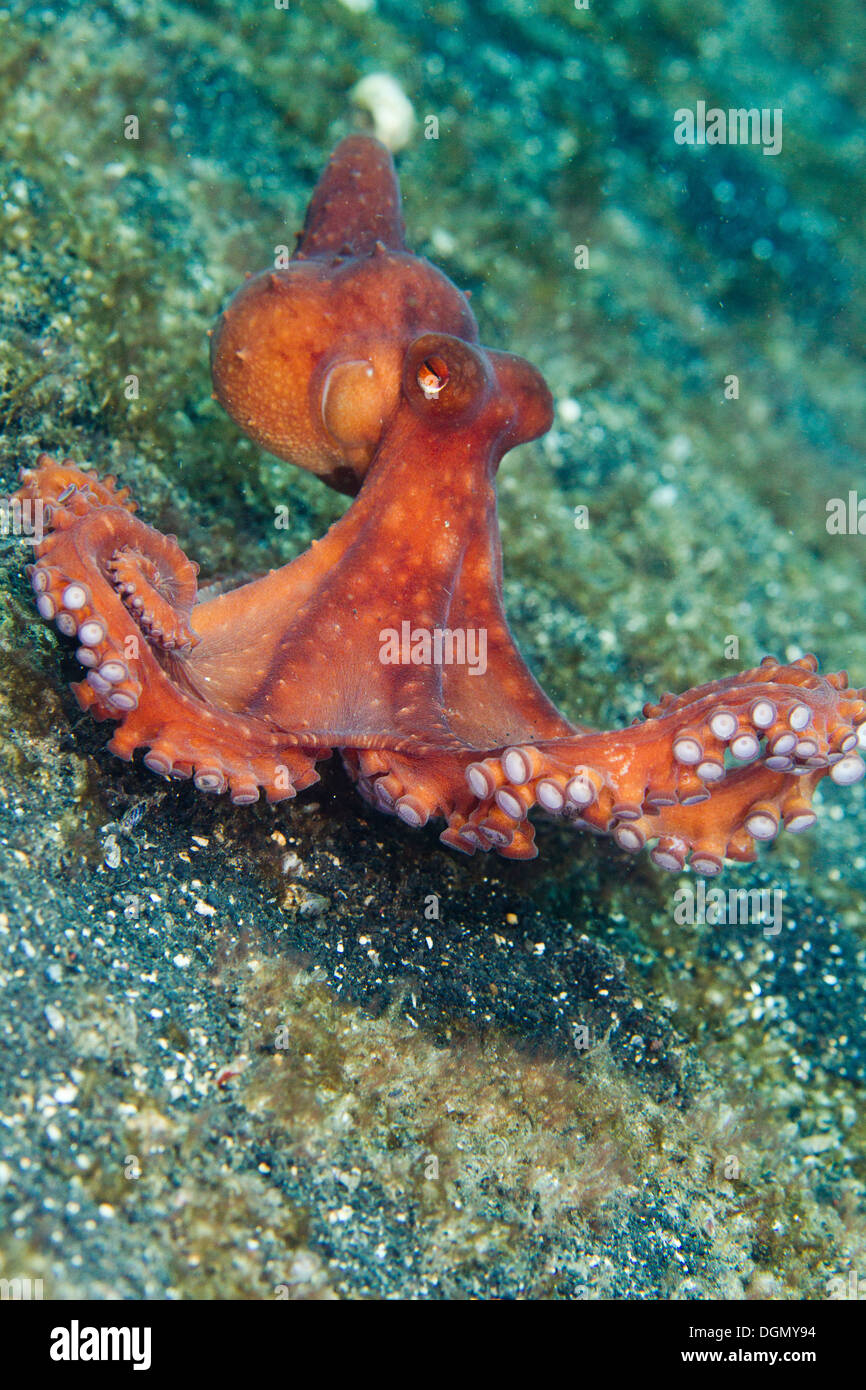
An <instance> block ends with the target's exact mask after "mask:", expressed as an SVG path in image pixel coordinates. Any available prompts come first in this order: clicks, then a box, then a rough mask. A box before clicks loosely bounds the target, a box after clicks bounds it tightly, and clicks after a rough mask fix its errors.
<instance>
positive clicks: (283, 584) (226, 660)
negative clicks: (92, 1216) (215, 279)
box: [16, 135, 866, 875]
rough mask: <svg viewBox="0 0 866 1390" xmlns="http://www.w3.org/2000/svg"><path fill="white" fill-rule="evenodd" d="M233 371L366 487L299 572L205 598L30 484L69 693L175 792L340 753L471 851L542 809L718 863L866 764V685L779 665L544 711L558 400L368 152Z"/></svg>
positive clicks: (361, 777) (113, 509)
mask: <svg viewBox="0 0 866 1390" xmlns="http://www.w3.org/2000/svg"><path fill="white" fill-rule="evenodd" d="M211 369H212V375H213V382H214V393H215V396H216V399H217V400H218V401H219V402H220V403H221V404H222V406H223V407H224V408H225V409H226V411H227V412H228V414H229V415H230V416H231V417H232V418H233V419H234V420H235V422H236V423H237V424H238V425H239V426H240V427H241V429H242V430H244V431H245V432H246V433H247V434H248V435H249V436H250V437H251V438H252V439H253V440H254V441H256V442H257V443H258V444H259V445H260V446H261V447H262V448H263V449H265V450H267V451H269V452H270V453H272V454H275V455H277V456H278V457H279V458H281V459H286V460H289V461H291V462H292V463H293V464H295V465H297V466H299V467H301V468H305V469H307V470H308V471H310V472H312V473H314V474H316V475H317V476H318V477H319V478H321V480H322V481H323V482H324V483H326V484H327V485H329V486H330V487H332V488H334V489H336V490H338V491H340V492H342V493H344V494H347V495H348V496H350V497H352V498H353V499H354V500H353V501H352V502H351V504H350V505H349V506H348V508H347V510H346V511H345V513H344V514H343V515H342V517H341V518H340V519H339V520H338V521H337V522H336V523H335V524H334V525H333V526H332V527H331V528H330V530H329V531H328V532H327V534H326V535H325V536H324V537H323V538H322V539H321V540H319V541H316V542H314V543H313V544H312V546H311V547H310V548H309V549H308V550H307V551H306V552H304V553H303V554H301V555H300V556H298V557H297V558H296V559H294V560H293V561H292V562H291V563H290V564H287V565H285V566H284V567H283V568H281V569H277V570H273V571H271V572H270V573H267V574H264V575H262V576H261V577H258V578H255V579H254V580H253V581H252V582H249V583H244V584H242V585H240V586H239V587H236V588H234V589H228V590H226V591H222V592H212V591H205V592H203V593H201V594H200V593H199V590H198V587H197V572H198V566H197V565H196V564H195V563H193V562H192V561H191V560H189V559H188V558H187V557H186V555H185V554H184V552H183V550H182V549H181V548H180V546H179V544H178V542H177V539H176V537H175V536H172V535H163V534H161V533H160V532H159V531H157V530H154V529H153V528H152V527H150V526H148V525H147V524H146V523H145V522H144V521H142V520H141V519H140V518H139V517H138V516H137V515H136V506H135V503H134V502H133V501H132V500H131V498H130V496H129V493H128V490H127V489H126V488H121V487H118V485H117V483H116V481H115V479H114V478H112V477H106V478H104V479H102V480H101V481H100V479H99V478H98V477H97V476H96V474H95V473H94V472H93V471H92V470H91V469H89V468H86V467H84V468H82V467H80V466H78V465H77V464H75V463H74V462H73V461H72V460H71V459H65V460H62V461H60V460H55V459H54V458H52V457H49V456H48V455H46V454H42V455H40V456H39V458H38V459H37V460H36V461H35V467H32V468H26V469H24V470H22V472H21V475H20V488H19V491H18V493H17V494H16V496H17V498H18V499H19V501H20V502H21V503H22V504H23V503H24V502H28V503H30V504H31V506H32V505H33V504H34V503H37V502H38V503H41V505H42V509H43V516H44V530H43V534H42V536H41V538H39V539H38V541H35V542H34V563H33V564H32V565H31V566H30V567H29V575H30V579H31V582H32V585H33V589H34V591H35V596H36V606H37V609H38V612H39V614H40V615H41V617H42V618H43V619H44V620H46V621H49V622H53V623H54V624H55V626H56V628H57V629H58V631H59V632H60V633H61V634H62V635H63V636H64V637H67V638H70V639H72V641H74V642H75V643H76V646H77V651H76V655H77V658H78V661H79V662H80V663H81V665H82V666H83V667H84V668H85V673H86V674H85V677H84V679H83V680H81V681H80V682H78V683H76V684H75V685H74V686H73V690H74V692H75V695H76V697H77V699H78V702H79V704H80V706H81V707H82V709H84V710H86V711H89V712H90V713H91V714H92V715H93V717H94V718H96V719H98V720H111V721H114V723H115V725H116V727H115V729H114V731H113V736H112V738H111V740H110V743H109V745H108V747H109V749H110V750H111V751H112V752H113V753H115V754H116V755H117V756H118V757H120V758H124V759H127V760H128V759H131V758H132V757H133V755H134V754H135V753H136V751H137V750H141V749H144V750H146V751H145V752H144V755H143V760H144V763H145V765H146V766H147V767H148V768H149V769H150V771H151V772H153V773H155V774H157V775H158V776H160V777H164V778H192V779H193V781H194V783H195V786H196V787H197V788H198V790H199V791H200V792H203V793H223V792H227V793H228V794H229V795H230V797H231V800H232V801H233V802H234V803H235V804H236V805H246V804H248V803H250V802H255V801H256V800H257V799H258V798H259V797H260V795H261V794H262V792H263V793H264V795H265V796H266V797H267V799H268V800H269V801H271V802H278V801H281V800H285V799H287V798H290V797H294V796H295V795H296V794H297V793H298V792H300V791H302V790H303V789H304V788H306V787H309V786H311V785H312V784H313V783H315V782H316V781H318V779H319V773H318V772H317V770H316V764H317V763H318V762H320V761H321V760H322V759H325V758H327V757H329V756H330V755H331V754H333V753H334V752H339V753H340V755H341V757H342V760H343V763H344V764H345V767H346V769H347V770H348V773H349V775H350V776H351V778H352V779H353V780H354V782H355V783H356V784H357V788H358V791H359V792H360V794H361V796H362V797H363V798H364V799H365V800H366V801H367V802H368V803H370V805H371V806H373V807H375V808H376V809H377V810H378V811H381V812H386V813H389V814H391V815H395V816H398V817H399V818H400V819H401V820H402V821H403V822H405V824H406V825H407V826H411V827H421V826H423V825H425V824H426V822H427V821H428V820H430V819H431V818H434V819H440V820H443V821H444V822H445V825H444V828H443V829H442V831H441V839H442V841H444V843H445V844H446V845H448V846H450V847H451V848H452V849H454V850H461V851H463V852H464V853H466V854H473V853H475V852H476V851H479V850H482V851H483V850H495V851H497V852H498V853H499V854H500V855H504V856H505V857H506V858H511V859H528V858H531V857H533V856H534V855H535V854H536V853H537V850H536V847H535V843H534V827H533V823H532V821H531V820H530V813H531V812H532V811H533V810H534V809H535V808H537V809H538V810H539V811H540V812H542V813H545V814H547V815H548V816H553V817H560V818H563V819H565V820H567V821H569V822H570V823H571V824H572V825H574V826H576V827H578V828H585V829H588V830H591V831H594V832H596V833H600V834H607V835H610V836H612V838H613V839H614V841H615V842H616V844H617V845H618V846H619V847H620V849H621V850H623V851H625V852H627V853H629V854H636V853H638V852H640V851H642V850H643V849H644V848H645V847H647V848H648V849H649V853H650V855H651V857H652V859H653V861H654V862H655V864H656V865H658V866H659V867H660V868H662V869H666V870H671V871H680V870H682V869H683V868H684V867H685V866H686V864H687V863H688V864H690V866H691V869H692V870H693V871H694V872H695V873H697V874H701V875H714V874H717V873H719V872H720V870H721V869H722V867H723V864H724V861H725V860H726V859H728V860H733V861H741V862H744V861H745V862H747V861H751V860H753V859H754V858H755V855H756V844H757V842H760V841H769V840H772V839H773V838H774V837H775V836H776V834H777V833H778V832H779V830H780V828H781V827H782V826H784V827H785V828H786V829H787V830H788V831H793V832H800V831H804V830H807V829H808V828H809V827H810V826H811V825H812V824H813V823H814V821H815V819H816V814H815V810H814V809H813V806H812V797H813V793H814V791H815V788H816V787H817V785H818V783H819V782H820V781H821V780H822V778H824V777H825V776H827V775H829V776H830V778H831V779H832V781H833V782H835V783H838V784H840V785H843V786H844V785H847V784H851V783H854V782H857V781H858V780H859V779H860V778H861V777H862V776H863V775H864V771H866V767H864V763H863V760H862V758H861V756H860V754H859V752H858V751H857V749H858V744H859V742H860V740H859V738H858V732H857V731H858V726H860V725H861V724H863V723H864V721H866V690H856V689H852V688H849V685H848V677H847V674H846V673H845V672H841V673H838V674H829V675H821V674H820V673H819V671H818V663H817V660H816V659H815V658H814V657H813V656H804V657H802V658H801V659H799V660H796V661H792V662H790V663H787V664H786V663H783V662H781V661H778V660H776V659H774V658H773V657H765V658H764V660H763V661H762V662H761V664H760V665H759V666H756V667H754V668H752V669H750V670H745V671H741V672H739V673H738V674H735V675H726V676H724V677H723V678H722V679H719V680H715V681H711V682H709V683H708V684H704V685H700V686H697V687H696V688H694V689H691V690H688V691H686V693H685V694H682V695H678V696H675V695H672V694H665V695H663V696H662V698H661V699H660V700H659V701H658V703H655V704H648V705H646V706H645V707H644V709H643V718H642V719H636V720H635V721H634V723H632V724H631V725H630V726H628V727H626V728H621V729H613V730H610V731H601V730H597V729H593V728H589V727H584V726H581V725H577V724H573V723H571V722H570V721H569V720H568V719H566V718H565V717H564V715H562V714H561V713H560V712H559V710H558V709H557V708H556V707H555V705H554V704H553V703H552V702H551V700H549V699H548V697H547V696H546V695H545V693H544V691H543V690H542V689H541V687H540V686H539V685H538V684H537V683H536V681H535V679H534V677H533V676H532V675H531V673H530V671H529V670H528V668H527V666H526V664H525V662H524V661H523V659H522V657H521V655H520V653H519V651H518V649H517V646H516V644H515V641H514V638H513V637H512V634H511V632H510V630H509V626H508V622H507V620H506V616H505V612H504V608H503V589H502V555H501V547H500V536H499V524H498V519H497V504H496V486H495V483H496V472H497V469H498V466H499V463H500V460H501V459H502V457H503V455H504V454H505V453H506V452H507V451H508V450H510V449H512V448H514V447H515V446H516V445H519V444H524V443H526V442H527V441H530V440H533V439H537V438H538V437H539V436H541V435H543V434H544V433H545V432H546V431H547V430H548V429H549V428H550V426H551V423H552V418H553V407H552V399H551V395H550V392H549V390H548V388H547V386H546V384H545V382H544V379H543V377H542V376H541V374H540V373H539V372H538V371H537V370H536V369H535V367H533V366H531V365H530V363H529V362H527V361H525V360H524V359H523V358H521V357H517V356H513V355H512V354H510V353H506V352H500V351H494V350H492V349H490V348H486V347H483V346H482V345H481V344H480V342H479V336H478V327H477V324H476V321H475V318H474V316H473V314H472V312H471V310H470V307H469V303H468V297H467V295H466V294H464V293H463V292H461V291H460V290H459V289H458V288H457V287H456V286H455V285H454V284H453V283H452V281H451V280H449V279H448V278H447V277H446V276H445V275H444V274H443V273H442V272H441V271H440V270H438V269H437V268H436V267H435V266H433V265H432V264H430V262H428V261H427V260H425V259H423V258H421V257H419V256H416V255H413V254H412V253H411V252H410V251H409V250H407V247H406V242H405V231H404V224H403V219H402V213H401V201H400V190H399V185H398V182H397V178H396V174H395V170H394V166H393V162H392V159H391V156H390V154H389V153H388V151H387V150H386V149H385V148H384V146H382V145H380V144H379V143H378V142H377V141H376V140H374V139H373V138H371V137H369V136H362V135H353V136H350V137H348V138H347V139H345V140H343V141H342V143H340V144H339V145H338V146H337V148H336V150H335V151H334V153H333V154H332V156H331V158H330V161H329V163H328V165H327V167H326V168H325V170H324V172H323V174H322V176H321V178H320V180H319V182H318V184H317V186H316V188H315V190H314V192H313V195H312V199H311V201H310V204H309V208H308V210H307V214H306V220H305V223H304V227H303V230H302V231H301V232H300V233H299V234H298V244H297V247H296V249H295V251H294V253H293V255H292V256H291V257H290V258H289V257H288V256H286V263H285V264H284V265H282V266H280V267H279V268H277V269H268V270H265V271H263V272H262V273H261V274H260V275H258V276H256V277H248V279H247V281H246V283H245V284H244V285H243V286H242V287H241V288H240V290H239V291H238V293H237V294H236V295H235V296H234V298H233V299H231V301H230V302H229V304H228V306H227V308H226V309H225V311H224V312H223V313H222V315H221V316H220V318H219V320H218V323H217V326H216V328H215V330H214V331H213V333H212V337H211ZM473 635H474V637H475V639H476V642H475V646H474V648H473V647H472V644H471V643H469V642H468V641H467V637H472V636H473ZM482 638H483V641H482V640H481V639H482ZM471 650H475V652H476V656H478V655H479V653H480V652H481V651H482V650H483V655H484V660H483V661H481V660H475V661H471V660H470V659H469V655H468V653H469V652H470V651H471Z"/></svg>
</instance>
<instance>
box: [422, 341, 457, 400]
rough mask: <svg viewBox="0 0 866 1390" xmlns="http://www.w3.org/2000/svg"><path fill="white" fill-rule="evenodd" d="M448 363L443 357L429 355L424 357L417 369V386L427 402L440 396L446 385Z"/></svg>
mask: <svg viewBox="0 0 866 1390" xmlns="http://www.w3.org/2000/svg"><path fill="white" fill-rule="evenodd" d="M448 376H449V372H448V363H447V362H446V361H445V359H444V357H437V356H436V355H435V353H431V355H430V356H429V357H425V358H424V361H423V362H422V363H421V365H420V367H419V368H418V378H417V379H418V385H419V386H420V387H421V390H422V391H423V392H424V395H425V396H426V397H427V399H428V401H435V400H436V398H437V396H440V395H441V394H442V392H443V391H444V389H445V387H446V386H447V384H448Z"/></svg>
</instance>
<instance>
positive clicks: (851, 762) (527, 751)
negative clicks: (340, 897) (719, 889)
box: [467, 656, 866, 874]
mask: <svg viewBox="0 0 866 1390" xmlns="http://www.w3.org/2000/svg"><path fill="white" fill-rule="evenodd" d="M768 678H769V679H768ZM647 709H648V710H649V711H650V717H649V718H648V719H647V720H646V721H645V722H644V723H637V724H633V725H631V726H630V727H629V728H627V729H623V730H620V731H612V732H609V733H604V734H595V733H590V734H583V735H580V736H578V737H576V738H573V739H556V740H548V741H546V742H543V743H539V744H532V745H527V746H515V747H511V748H507V749H504V750H503V751H502V753H501V754H500V755H499V756H498V757H488V758H486V759H484V760H483V761H481V762H477V763H472V764H470V765H469V766H468V768H467V781H468V784H469V786H470V788H471V789H472V790H474V791H475V792H476V793H478V794H480V795H483V796H485V797H486V799H487V801H490V800H492V801H493V802H495V803H496V804H497V805H498V806H499V807H500V808H501V809H502V810H503V811H505V812H506V813H507V814H509V815H511V816H520V817H525V816H527V815H528V814H529V812H530V810H531V809H532V808H533V807H534V806H538V807H539V808H540V809H541V810H543V811H545V812H547V813H548V814H550V815H561V816H564V817H565V818H566V819H569V820H571V821H573V822H574V823H575V824H577V825H579V826H584V827H586V828H589V829H595V830H597V831H602V832H607V833H610V834H611V835H612V836H613V838H614V839H615V840H616V842H617V843H618V844H619V845H620V847H621V848H622V849H624V850H626V851H629V852H637V851H638V850H641V849H643V848H644V847H645V846H646V845H647V844H648V843H649V842H650V841H652V840H656V841H657V842H658V843H657V844H656V846H655V848H654V849H653V851H652V857H653V859H654V860H655V862H656V863H657V864H658V865H659V866H660V867H662V868H667V869H672V870H676V869H679V868H682V867H683V865H684V863H685V861H686V857H687V855H689V854H690V855H691V861H692V865H693V867H695V868H696V869H698V870H699V871H700V872H702V873H706V874H712V873H718V872H719V870H720V869H721V867H722V862H723V859H724V858H725V857H727V858H731V859H748V858H753V857H754V844H755V841H765V840H771V839H773V838H775V835H776V834H777V833H778V831H779V829H780V828H781V826H782V825H784V826H785V828H786V829H789V830H792V831H795V832H796V831H802V830H805V829H808V828H809V826H810V825H812V824H813V823H814V820H815V814H814V812H813V811H812V809H811V794H812V792H813V791H814V788H815V786H816V785H817V784H818V782H819V781H820V780H821V778H822V777H824V776H826V775H829V776H830V778H831V779H832V780H833V781H834V782H836V783H837V784H838V785H842V786H846V785H850V784H852V783H854V782H856V781H859V780H860V779H861V778H862V777H863V775H864V773H866V765H864V763H863V759H862V758H861V757H860V755H859V753H858V752H857V751H856V749H857V744H858V737H857V729H858V728H859V726H860V725H862V724H864V722H866V691H864V690H850V689H848V687H847V682H846V680H845V678H844V673H840V674H838V675H831V676H827V677H822V676H819V675H818V674H817V661H816V659H815V658H814V657H812V656H809V657H804V658H802V659H801V660H799V661H797V662H794V663H792V664H791V665H790V666H780V665H779V664H778V663H777V662H774V661H765V663H763V664H762V665H761V666H759V667H755V668H754V669H753V670H750V671H745V672H742V673H740V674H739V675H737V676H733V677H728V678H726V679H725V680H722V681H717V682H714V683H712V684H709V685H705V686H701V687H698V688H697V689H696V690H693V691H689V692H686V693H685V694H684V695H682V696H679V697H676V698H674V697H668V698H667V699H666V700H663V701H662V702H661V703H660V704H658V705H649V706H647Z"/></svg>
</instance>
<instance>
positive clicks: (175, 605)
mask: <svg viewBox="0 0 866 1390" xmlns="http://www.w3.org/2000/svg"><path fill="white" fill-rule="evenodd" d="M18 495H19V497H21V498H22V500H23V499H31V500H32V499H39V500H41V501H42V502H43V503H44V504H47V505H46V506H45V516H46V520H45V525H46V526H47V527H48V528H49V529H48V532H47V534H45V535H44V537H43V538H42V539H41V540H40V541H39V542H38V543H36V545H35V547H34V550H35V557H36V558H35V563H34V564H33V565H31V566H30V569H29V573H30V579H31V583H32V585H33V590H34V593H35V595H36V605H37V609H38V611H39V613H40V616H41V617H43V618H44V619H45V620H46V621H48V622H53V623H54V625H55V626H56V627H57V629H58V631H59V632H60V633H61V634H62V635H63V636H65V637H70V638H72V639H73V640H75V641H77V643H78V647H77V651H76V656H77V658H78V660H79V662H80V663H81V665H82V666H83V667H84V668H85V670H86V672H87V675H86V679H85V680H84V681H81V682H79V683H77V684H75V685H73V691H74V692H75V695H76V698H77V700H78V703H79V704H80V706H81V708H82V709H85V710H88V711H89V712H90V713H91V714H93V716H94V717H95V718H97V719H113V720H116V721H117V722H118V728H117V730H116V732H115V734H114V736H113V738H112V740H111V742H110V744H109V747H110V749H111V751H112V752H114V753H116V754H117V755H118V756H119V757H121V758H125V759H129V758H131V757H132V755H133V753H134V752H135V750H136V749H137V748H140V747H146V748H147V749H148V750H149V751H148V752H147V754H146V756H145V760H144V761H145V763H146V765H147V766H148V767H149V768H150V769H151V771H153V772H156V773H158V774H160V775H161V776H164V777H173V778H184V777H193V778H194V780H195V783H196V786H197V787H198V788H199V790H200V791H205V792H223V791H228V792H229V793H230V794H231V797H232V800H233V801H235V802H236V803H238V804H245V803H248V802H250V801H255V800H257V799H258V796H259V789H260V788H263V789H264V791H265V793H266V795H267V797H268V800H270V801H281V800H284V799H285V798H287V797H292V796H295V795H296V793H297V792H298V791H299V790H302V789H303V788H304V787H307V786H310V785H311V784H312V783H313V782H316V781H318V773H317V772H316V771H315V767H314V764H315V762H316V760H317V759H319V758H322V757H325V756H327V754H328V752H329V751H330V750H329V749H327V748H323V747H319V746H317V747H315V748H305V749H301V748H299V747H297V739H295V738H294V737H293V736H292V735H291V734H286V733H284V732H283V731H281V730H278V729H274V728H273V726H271V725H270V724H268V723H267V721H265V720H262V719H256V718H254V717H251V716H247V715H244V714H240V713H237V712H234V711H231V710H228V709H224V710H221V709H218V708H217V707H216V706H214V705H213V704H211V703H209V702H207V701H205V700H203V699H201V698H200V697H199V695H198V694H197V693H196V689H195V680H194V678H193V676H192V675H191V674H190V673H189V672H188V670H187V668H186V666H185V664H184V653H185V652H186V651H188V650H189V649H191V648H192V647H194V646H195V643H196V641H197V638H196V636H195V633H194V632H193V630H192V627H191V623H190V618H191V614H192V609H193V604H194V602H195V593H196V579H195V576H196V572H197V569H198V566H197V565H195V564H193V563H192V562H191V561H190V560H188V559H187V557H186V556H185V555H184V553H183V551H182V550H181V549H180V547H179V546H178V544H177V541H176V540H175V538H174V537H173V536H163V535H161V534H160V532H158V531H155V530H153V529H152V528H151V527H149V526H146V525H145V524H144V523H143V522H141V521H139V520H138V519H137V518H136V517H135V516H133V515H132V513H133V510H134V506H135V504H134V503H132V502H131V501H130V500H129V499H128V494H127V492H126V490H125V489H124V490H123V491H118V490H116V489H115V487H114V484H113V480H111V479H109V480H106V481H104V482H102V483H100V482H99V481H98V480H97V479H96V478H94V477H92V475H90V474H89V473H86V472H84V471H83V470H81V469H78V468H76V467H75V466H74V465H73V464H71V463H70V462H69V461H68V460H67V461H66V462H64V463H62V464H58V463H56V462H55V461H54V460H53V459H51V458H49V457H48V456H47V455H42V456H41V457H40V460H39V467H38V469H37V470H36V471H33V470H25V471H24V472H23V473H22V488H21V491H20V492H19V494H18Z"/></svg>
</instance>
